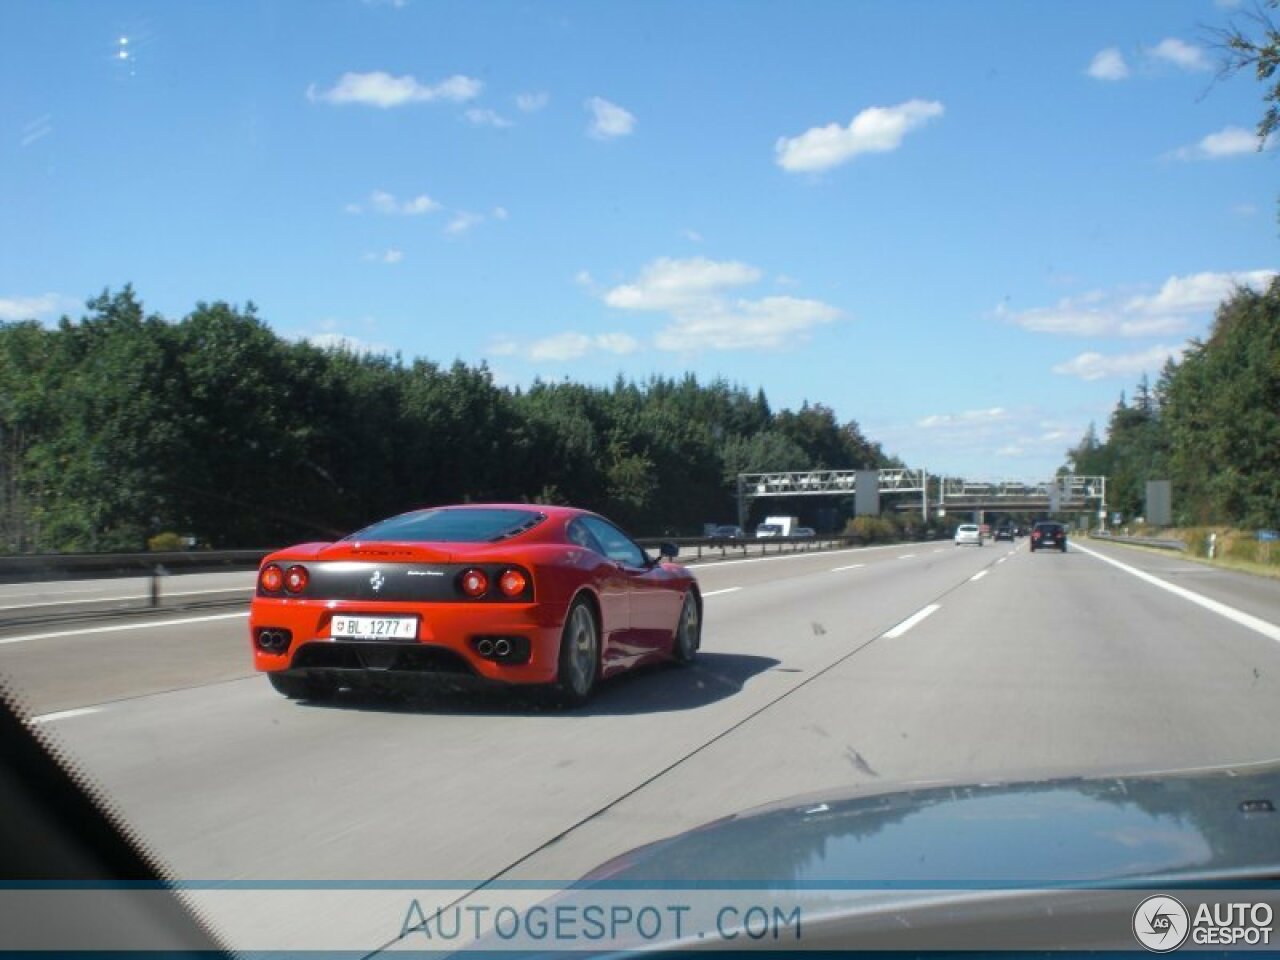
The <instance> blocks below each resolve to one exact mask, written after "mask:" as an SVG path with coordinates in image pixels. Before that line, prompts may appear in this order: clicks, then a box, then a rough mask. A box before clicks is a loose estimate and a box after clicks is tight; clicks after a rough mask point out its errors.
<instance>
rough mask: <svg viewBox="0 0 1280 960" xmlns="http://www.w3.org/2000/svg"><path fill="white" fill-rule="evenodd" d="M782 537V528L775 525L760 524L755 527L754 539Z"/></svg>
mask: <svg viewBox="0 0 1280 960" xmlns="http://www.w3.org/2000/svg"><path fill="white" fill-rule="evenodd" d="M780 536H782V527H780V526H778V525H777V524H776V523H762V524H760V526H758V527H756V539H757V540H759V539H760V538H762V537H780Z"/></svg>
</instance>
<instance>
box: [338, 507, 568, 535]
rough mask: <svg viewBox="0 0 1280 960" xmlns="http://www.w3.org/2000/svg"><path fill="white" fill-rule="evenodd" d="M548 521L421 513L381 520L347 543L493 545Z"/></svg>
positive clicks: (519, 515)
mask: <svg viewBox="0 0 1280 960" xmlns="http://www.w3.org/2000/svg"><path fill="white" fill-rule="evenodd" d="M545 519H546V514H543V513H539V512H538V511H536V510H511V509H494V510H483V509H482V510H473V509H467V510H448V509H445V510H418V511H416V512H414V513H404V514H401V515H400V516H398V517H392V518H391V519H390V520H382V521H380V522H378V523H375V524H372V525H371V526H368V527H365V528H364V529H363V530H357V531H356V532H355V533H353V534H351V535H350V536H349V537H346V538H345V539H347V540H360V541H364V542H374V543H385V542H388V541H420V542H431V543H491V542H493V541H496V540H505V539H506V538H507V537H513V536H515V535H516V534H518V533H523V532H524V531H526V530H529V529H531V528H532V527H535V526H537V525H538V524H539V523H541V522H542V521H543V520H545Z"/></svg>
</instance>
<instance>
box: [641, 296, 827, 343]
mask: <svg viewBox="0 0 1280 960" xmlns="http://www.w3.org/2000/svg"><path fill="white" fill-rule="evenodd" d="M839 317H840V311H839V310H837V309H836V308H835V307H833V306H831V305H830V304H826V303H823V302H822V301H820V300H802V299H800V298H798V297H764V298H762V299H760V300H738V301H736V302H735V303H733V304H731V305H730V304H716V305H713V306H710V307H706V308H698V309H693V310H688V311H679V312H676V313H675V315H674V318H673V320H674V322H672V323H671V324H669V325H668V326H666V327H664V328H663V329H662V330H660V331H658V336H657V338H656V339H655V341H654V342H655V344H656V345H657V347H658V349H660V350H669V351H676V352H682V353H683V352H689V351H693V350H703V349H712V350H767V349H774V348H777V347H785V346H790V345H794V344H795V343H798V342H803V341H805V340H807V339H808V337H809V333H810V332H811V331H812V330H813V329H814V328H815V327H818V326H821V325H822V324H826V323H831V322H832V321H834V320H837V319H839Z"/></svg>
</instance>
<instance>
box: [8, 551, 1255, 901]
mask: <svg viewBox="0 0 1280 960" xmlns="http://www.w3.org/2000/svg"><path fill="white" fill-rule="evenodd" d="M697 574H698V578H699V580H700V582H701V585H702V589H703V592H704V595H705V597H706V612H705V630H704V636H703V651H702V654H701V655H700V657H699V660H698V662H697V663H696V665H694V666H693V667H691V668H685V669H681V668H678V667H663V668H656V669H652V670H649V671H646V672H644V673H642V674H639V675H633V676H629V677H625V678H620V679H619V680H616V681H611V682H609V683H606V684H605V685H604V686H603V687H602V688H601V689H600V690H599V693H598V696H597V698H596V699H595V700H594V701H593V702H592V703H591V704H590V705H589V706H588V707H586V708H584V709H580V710H577V711H572V712H566V713H558V712H554V711H549V710H543V709H540V708H539V707H538V706H537V704H536V703H535V702H532V701H530V700H528V699H527V698H522V697H511V696H508V695H505V694H503V693H495V694H484V695H475V694H470V695H465V696H464V695H459V694H454V695H443V694H441V695H434V696H428V697H424V698H422V699H420V700H414V701H412V702H409V703H399V702H397V703H391V702H385V701H380V700H377V699H373V698H369V697H358V696H343V697H340V698H338V699H337V700H336V701H334V702H332V703H326V704H306V703H297V702H291V701H288V700H286V699H284V698H283V697H281V696H279V695H278V694H276V693H275V692H274V691H272V690H271V688H270V687H269V686H268V684H267V682H266V680H265V679H263V678H262V677H259V676H256V675H253V674H252V671H251V670H250V668H249V662H250V657H249V650H248V639H247V631H246V621H245V615H244V612H243V611H242V610H239V609H236V608H223V609H220V610H216V611H204V612H190V613H184V614H181V615H169V614H165V613H158V614H152V615H151V616H150V617H149V618H148V617H137V618H120V617H118V616H117V617H114V618H103V619H101V620H99V621H96V622H81V623H75V624H72V625H66V624H60V625H57V626H56V627H50V628H48V629H43V628H27V629H19V628H6V629H3V630H0V675H2V676H3V677H4V678H5V680H6V682H7V684H8V685H9V686H10V688H11V689H13V690H15V691H17V693H18V694H19V696H20V698H21V700H22V701H23V703H24V704H25V706H26V708H27V710H28V711H29V714H30V715H31V717H32V722H33V724H35V725H36V726H37V727H38V728H39V729H40V731H41V732H42V733H44V734H46V735H49V736H51V737H53V738H54V739H55V740H56V741H58V742H59V743H60V744H62V745H63V746H64V747H65V748H66V749H67V751H68V753H69V754H70V755H71V756H72V757H75V758H76V759H77V760H78V761H79V763H80V764H81V765H82V768H83V769H84V771H85V772H86V773H87V774H88V775H89V776H91V777H92V778H93V779H94V780H95V781H96V782H97V783H98V784H99V785H101V787H102V788H103V789H104V790H105V791H106V793H107V794H108V795H109V796H110V797H111V799H112V800H113V801H114V803H115V805H116V806H117V807H118V809H119V810H120V811H121V812H122V813H123V814H124V816H125V817H126V818H127V819H128V820H129V821H130V822H131V823H132V825H133V826H134V827H135V828H136V829H137V830H138V832H139V833H140V834H141V835H142V837H144V838H145V839H146V840H148V841H149V842H150V843H151V844H152V846H153V848H154V849H155V851H156V852H157V853H158V854H159V855H160V857H161V858H162V859H163V860H165V861H167V863H168V864H169V865H170V866H171V867H172V868H173V870H174V871H175V872H176V874H177V876H178V877H179V878H181V879H183V880H192V881H195V880H199V881H206V882H207V881H222V880H243V881H260V880H271V881H285V882H290V881H310V882H315V881H322V882H323V881H420V882H426V881H435V882H440V881H448V882H456V883H459V884H463V885H476V884H480V883H483V882H485V881H489V880H493V879H494V878H497V879H499V880H500V881H537V882H543V883H561V882H566V881H570V880H573V879H575V878H577V877H579V876H581V875H582V874H583V873H585V872H586V871H588V870H590V869H591V868H593V867H595V866H596V865H598V864H599V863H601V862H602V861H604V860H606V859H608V858H610V857H612V856H615V855H617V854H619V853H622V852H624V851H626V850H628V849H630V848H632V847H635V846H637V845H640V844H643V843H646V842H648V841H651V840H655V839H658V838H661V837H664V836H668V835H670V834H673V833H676V832H679V831H682V830H685V829H688V828H690V827H694V826H697V825H699V824H702V823H705V822H708V821H710V820H713V819H716V818H718V817H721V816H724V815H726V814H729V813H735V812H739V811H742V810H744V809H747V808H750V807H752V806H754V805H758V804H763V803H766V802H770V801H774V800H777V799H781V798H784V797H789V796H794V795H798V794H817V793H824V792H825V793H828V794H831V793H840V794H847V793H849V792H851V791H852V792H867V793H871V792H881V791H885V790H892V789H895V788H897V787H898V786H900V785H904V784H908V783H910V784H919V783H938V782H957V781H958V782H974V781H991V780H1009V779H1024V778H1039V777H1044V776H1054V775H1088V774H1096V773H1105V772H1131V773H1134V772H1143V771H1156V770H1171V769H1183V768H1190V767H1206V766H1218V765H1224V764H1234V763H1249V762H1258V761H1264V760H1270V759H1274V758H1276V757H1280V626H1278V625H1280V582H1277V581H1274V580H1265V579H1260V578H1255V577H1250V576H1247V575H1243V574H1234V573H1229V572H1225V571H1221V570H1217V569H1211V568H1209V567H1206V566H1203V565H1200V564H1195V563H1192V562H1189V561H1186V560H1183V559H1181V558H1179V557H1176V556H1165V555H1157V554H1153V553H1149V552H1146V551H1139V550H1134V549H1127V548H1125V547H1121V546H1115V545H1099V544H1097V543H1096V542H1094V541H1085V542H1083V543H1074V542H1073V543H1072V545H1071V549H1070V551H1069V552H1068V553H1066V554H1059V553H1057V552H1053V553H1043V552H1042V553H1036V554H1031V553H1030V552H1029V551H1028V549H1027V542H1026V541H1025V540H1021V541H1019V542H1018V543H1017V544H1016V545H1011V544H1007V543H1001V544H992V543H988V544H987V545H986V546H985V547H983V548H981V549H976V548H972V547H965V548H957V547H955V546H953V545H952V544H951V543H950V542H945V543H928V544H915V545H908V546H892V547H879V548H870V549H862V550H847V551H839V552H826V553H813V554H802V555H796V556H788V557H769V558H755V559H750V560H743V561H736V562H723V563H717V564H714V565H709V566H703V567H699V568H697Z"/></svg>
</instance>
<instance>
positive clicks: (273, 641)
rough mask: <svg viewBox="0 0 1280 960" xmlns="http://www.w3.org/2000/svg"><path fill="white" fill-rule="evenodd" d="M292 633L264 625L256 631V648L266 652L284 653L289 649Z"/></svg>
mask: <svg viewBox="0 0 1280 960" xmlns="http://www.w3.org/2000/svg"><path fill="white" fill-rule="evenodd" d="M292 639H293V634H292V633H290V632H289V631H288V630H283V629H280V628H277V627H264V628H263V629H261V630H259V631H258V648H259V649H261V650H265V651H266V652H267V653H284V651H286V650H288V649H289V641H290V640H292Z"/></svg>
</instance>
